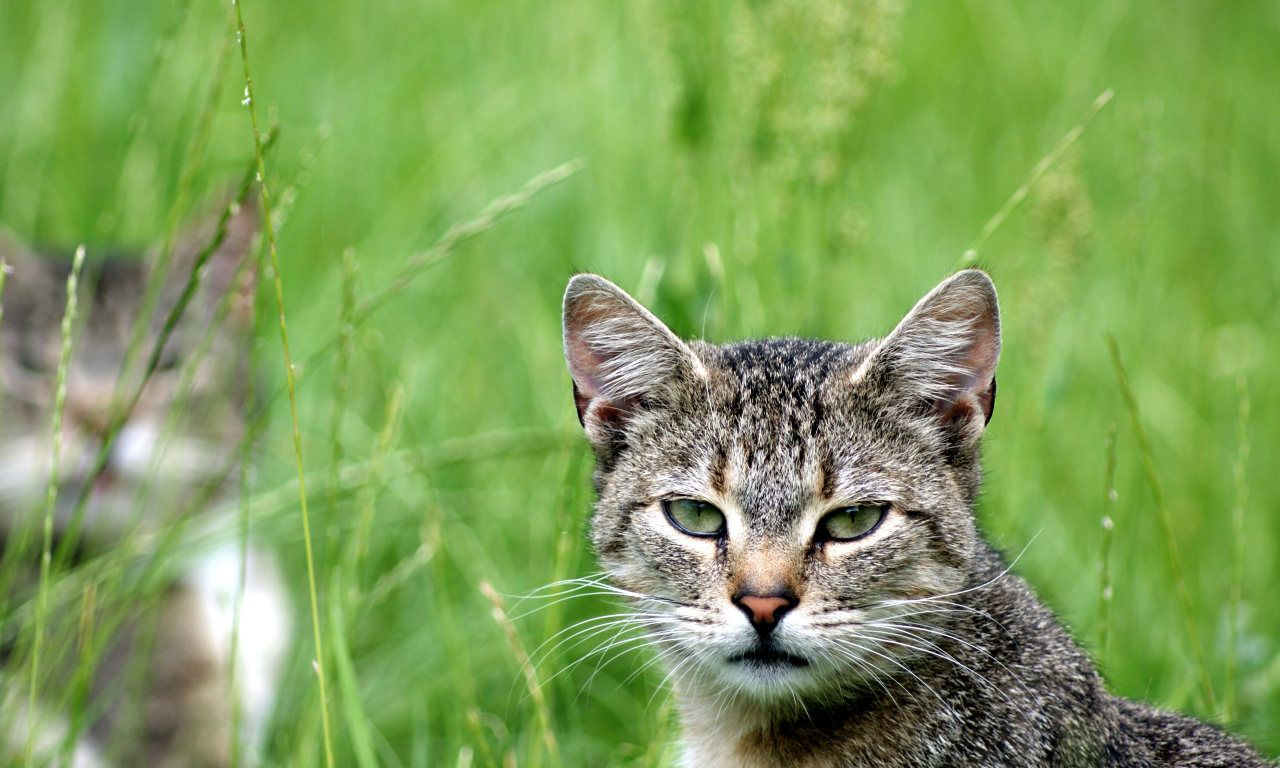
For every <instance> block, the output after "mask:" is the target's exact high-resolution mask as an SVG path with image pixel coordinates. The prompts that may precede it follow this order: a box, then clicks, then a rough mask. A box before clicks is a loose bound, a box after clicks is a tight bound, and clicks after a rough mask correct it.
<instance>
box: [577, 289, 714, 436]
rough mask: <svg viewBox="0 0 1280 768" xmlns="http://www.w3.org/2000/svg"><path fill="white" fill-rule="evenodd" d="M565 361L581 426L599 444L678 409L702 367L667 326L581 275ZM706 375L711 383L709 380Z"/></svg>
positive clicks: (620, 292) (620, 293)
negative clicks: (679, 391)
mask: <svg viewBox="0 0 1280 768" xmlns="http://www.w3.org/2000/svg"><path fill="white" fill-rule="evenodd" d="M564 356H565V361H566V362H567V363H568V364H569V373H570V375H572V376H573V399H574V401H575V404H576V405H577V408H578V420H579V421H580V422H582V426H583V428H584V429H586V431H587V435H588V437H590V438H591V440H592V442H593V443H597V444H599V443H601V442H605V443H607V442H609V441H611V440H614V439H616V437H617V432H618V430H619V429H620V428H621V427H622V426H623V425H624V424H625V423H626V421H627V420H628V419H630V418H631V417H632V416H633V415H635V414H636V413H637V412H638V411H640V410H642V409H643V408H645V407H646V406H649V405H652V404H655V403H659V402H662V401H664V400H666V401H670V399H671V396H672V395H673V394H674V385H675V383H676V382H677V381H680V380H682V379H688V378H690V377H693V376H697V375H699V372H702V371H703V368H702V364H701V363H700V362H699V361H698V359H697V357H695V356H694V354H693V352H692V351H691V350H690V349H689V348H688V347H687V346H686V345H685V343H684V342H682V341H680V339H679V338H677V337H676V335H675V334H674V333H672V332H671V331H670V330H668V329H667V327H666V326H665V325H663V324H662V321H660V320H658V318H656V317H654V316H653V314H652V313H650V312H649V310H647V309H645V308H644V307H642V306H640V304H639V303H638V302H636V300H635V299H633V298H631V297H630V296H628V295H627V294H626V292H625V291H623V290H622V289H621V288H619V287H618V286H616V285H614V284H613V283H611V282H609V281H608V280H605V279H604V278H603V277H598V276H596V275H588V274H582V275H576V276H574V278H573V279H572V280H570V281H569V287H568V289H567V290H566V291H565V294H564ZM701 375H703V376H705V372H703V373H702V374H701Z"/></svg>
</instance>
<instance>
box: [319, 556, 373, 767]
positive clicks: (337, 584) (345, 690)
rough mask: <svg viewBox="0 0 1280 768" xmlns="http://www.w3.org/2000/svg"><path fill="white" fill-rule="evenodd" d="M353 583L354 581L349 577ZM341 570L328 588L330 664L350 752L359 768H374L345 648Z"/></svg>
mask: <svg viewBox="0 0 1280 768" xmlns="http://www.w3.org/2000/svg"><path fill="white" fill-rule="evenodd" d="M352 580H353V583H354V582H355V581H356V579H355V576H354V575H352ZM342 585H343V579H342V568H341V567H338V568H335V569H334V570H333V574H332V580H331V581H330V584H329V594H328V597H329V630H330V632H329V634H330V637H332V638H333V648H332V653H333V660H334V666H335V668H336V669H337V673H338V690H339V691H340V692H341V699H342V711H343V714H344V716H345V717H346V720H347V733H348V734H350V736H351V748H352V751H353V752H355V755H356V765H358V766H359V768H377V766H378V760H377V758H376V757H374V753H373V738H372V736H371V735H370V732H369V719H368V717H367V716H366V715H365V712H364V704H363V702H362V701H361V698H360V683H359V680H358V679H357V678H356V670H355V665H354V664H353V663H352V662H351V650H350V648H349V647H348V645H347V631H346V619H345V618H344V613H343V610H342V593H343V589H342Z"/></svg>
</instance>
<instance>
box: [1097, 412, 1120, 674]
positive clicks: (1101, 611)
mask: <svg viewBox="0 0 1280 768" xmlns="http://www.w3.org/2000/svg"><path fill="white" fill-rule="evenodd" d="M1116 432H1117V428H1116V425H1115V423H1114V422H1112V424H1111V426H1110V428H1108V429H1107V472H1106V481H1105V483H1104V489H1103V495H1102V550H1101V552H1099V553H1098V574H1099V575H1098V663H1099V664H1102V663H1104V662H1105V661H1106V658H1107V634H1108V632H1110V630H1111V624H1110V620H1109V611H1110V608H1111V557H1110V554H1111V530H1112V528H1114V527H1115V524H1114V523H1113V522H1112V520H1111V515H1112V510H1113V509H1114V507H1115V503H1116Z"/></svg>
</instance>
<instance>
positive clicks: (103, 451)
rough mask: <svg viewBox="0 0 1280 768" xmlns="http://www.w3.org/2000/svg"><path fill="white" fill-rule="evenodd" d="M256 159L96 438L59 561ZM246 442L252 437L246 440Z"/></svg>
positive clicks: (240, 201)
mask: <svg viewBox="0 0 1280 768" xmlns="http://www.w3.org/2000/svg"><path fill="white" fill-rule="evenodd" d="M277 135H278V133H276V132H272V133H271V134H270V135H269V136H268V138H267V142H266V144H265V145H264V146H265V147H270V146H271V145H272V144H274V142H275V139H276V136H277ZM257 163H258V160H257V158H255V160H254V162H252V163H251V164H250V166H249V168H247V169H246V171H245V174H244V176H243V177H242V178H241V180H240V187H239V189H238V191H237V194H236V197H235V200H233V201H232V202H231V203H230V204H229V205H227V206H226V207H225V208H224V209H223V210H222V215H221V217H220V218H219V220H218V225H217V227H216V228H215V230H214V234H213V237H212V238H211V239H210V240H209V242H208V243H206V244H205V246H204V248H203V249H201V251H200V253H199V254H197V255H196V258H195V261H194V263H193V265H192V268H191V273H190V275H189V276H188V278H187V282H186V284H185V285H184V286H183V290H182V293H181V295H180V296H179V298H178V301H177V303H175V305H174V307H173V309H171V310H170V311H169V314H168V315H167V316H166V317H165V321H164V325H163V326H161V328H160V332H159V334H157V336H156V342H155V344H154V345H153V346H152V349H151V354H150V356H149V357H148V359H147V364H146V366H145V368H144V369H143V372H142V378H141V380H140V381H138V382H137V384H136V385H135V386H134V389H133V391H132V395H131V396H130V397H129V399H128V401H127V402H126V403H125V404H124V405H123V406H121V407H120V408H117V409H115V410H114V412H113V413H112V415H111V418H110V422H109V424H108V426H107V429H106V431H105V433H104V434H103V437H102V439H101V441H100V442H99V445H98V451H97V453H96V454H94V457H93V461H92V462H91V463H90V468H89V471H88V472H87V473H86V475H85V481H84V483H83V484H82V485H81V488H80V496H79V498H77V500H76V507H75V512H74V513H72V516H71V520H70V522H69V523H68V525H67V533H66V535H65V536H64V537H63V541H62V543H61V544H60V545H59V546H58V553H57V559H58V562H59V563H63V562H65V561H66V558H67V557H68V556H69V555H70V553H71V551H72V550H73V548H74V547H75V545H76V543H78V541H79V538H80V527H81V525H82V524H83V522H84V515H85V512H86V510H87V509H88V504H89V499H90V497H91V496H92V494H93V488H94V483H95V482H96V481H97V480H98V478H100V477H101V476H102V473H103V471H104V470H105V469H106V467H107V460H108V458H109V457H110V455H111V450H112V448H113V447H115V442H116V439H117V438H118V437H119V435H120V430H121V429H122V428H123V427H124V425H125V423H126V422H127V421H128V420H129V416H130V415H131V414H132V413H133V410H134V408H136V407H137V404H138V401H139V400H140V399H141V397H142V392H143V390H144V388H145V387H146V385H147V382H148V381H149V380H150V378H151V376H152V375H153V374H154V373H155V371H156V369H157V368H158V367H159V365H160V358H161V356H162V355H163V353H164V349H165V346H166V345H167V344H168V343H169V339H170V337H171V336H172V335H173V332H174V329H175V328H177V326H178V321H179V320H181V319H182V315H183V314H184V313H185V312H186V311H187V305H188V304H190V303H191V300H192V298H193V297H194V296H195V294H196V291H197V290H198V289H199V287H200V275H201V272H202V271H203V269H204V265H205V264H206V263H207V262H208V261H209V258H210V257H211V256H212V255H213V253H214V252H215V251H216V250H217V249H218V247H219V246H220V245H222V242H223V241H224V240H225V239H226V237H227V226H228V225H229V223H230V221H231V219H232V217H233V216H235V215H236V213H237V212H238V210H239V207H240V206H241V205H244V204H245V203H246V201H247V200H248V198H249V193H250V191H251V190H252V188H253V180H254V178H255V177H256V175H257V168H256V166H257ZM249 432H250V433H249V434H246V435H245V439H247V440H248V439H250V438H251V437H253V436H256V432H253V431H252V430H250V431H249ZM250 442H252V441H251V440H250ZM233 453H234V452H233ZM228 471H230V468H228Z"/></svg>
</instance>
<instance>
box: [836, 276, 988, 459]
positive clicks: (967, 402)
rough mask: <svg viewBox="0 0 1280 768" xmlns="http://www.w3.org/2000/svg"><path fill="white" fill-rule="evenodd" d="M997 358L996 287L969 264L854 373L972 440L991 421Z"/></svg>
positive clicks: (965, 440) (963, 438)
mask: <svg viewBox="0 0 1280 768" xmlns="http://www.w3.org/2000/svg"><path fill="white" fill-rule="evenodd" d="M999 360H1000V307H999V303H998V301H997V299H996V288H995V286H994V285H993V284H992V283H991V278H989V277H987V275H986V273H985V272H982V271H981V270H977V269H966V270H963V271H961V272H957V273H956V274H954V275H952V276H951V277H949V278H947V279H946V280H944V281H942V283H941V284H940V285H938V287H937V288H934V289H933V290H932V291H930V292H929V295H927V296H925V297H924V298H923V299H921V300H920V302H919V303H918V304H916V306H915V308H914V309H912V310H911V312H910V313H908V314H907V316H906V317H905V318H903V320H902V322H900V323H898V327H897V328H895V329H894V330H893V332H892V333H890V334H889V335H888V336H887V337H885V339H884V340H883V341H881V342H880V344H879V346H878V347H877V348H876V350H875V351H874V352H872V353H871V355H870V356H869V357H868V358H867V360H866V361H865V362H864V363H863V364H862V365H861V366H859V368H858V371H857V373H856V374H855V375H854V378H855V380H857V379H861V380H864V381H871V382H874V383H875V385H876V387H877V388H878V389H881V390H882V391H889V392H893V393H896V395H897V396H898V397H899V398H906V399H907V400H908V401H909V402H912V403H915V404H918V405H920V406H923V408H922V409H920V410H922V412H923V413H924V414H926V415H927V417H928V418H929V419H930V420H932V421H933V422H934V423H936V424H937V425H938V426H940V427H942V428H944V429H946V430H948V431H950V432H953V433H954V434H955V435H956V436H957V437H958V438H959V439H960V442H961V443H964V444H969V443H972V442H974V441H975V440H976V439H977V438H978V437H980V436H981V435H982V432H983V430H984V429H985V428H986V425H987V422H988V421H990V419H991V411H992V409H993V408H994V407H995V401H996V363H997V362H998V361H999ZM911 410H916V409H914V408H913V409H911Z"/></svg>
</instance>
